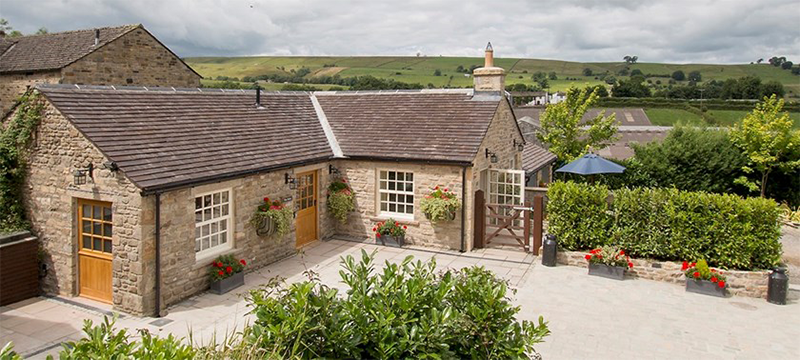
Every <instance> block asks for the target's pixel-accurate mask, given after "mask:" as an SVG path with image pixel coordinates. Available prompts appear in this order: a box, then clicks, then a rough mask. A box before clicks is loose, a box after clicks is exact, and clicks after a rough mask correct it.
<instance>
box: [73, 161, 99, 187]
mask: <svg viewBox="0 0 800 360" xmlns="http://www.w3.org/2000/svg"><path fill="white" fill-rule="evenodd" d="M86 175H89V177H90V178H92V180H94V165H93V164H92V163H89V166H87V167H86V168H83V169H75V171H73V172H72V177H73V183H74V184H75V185H83V184H86Z"/></svg>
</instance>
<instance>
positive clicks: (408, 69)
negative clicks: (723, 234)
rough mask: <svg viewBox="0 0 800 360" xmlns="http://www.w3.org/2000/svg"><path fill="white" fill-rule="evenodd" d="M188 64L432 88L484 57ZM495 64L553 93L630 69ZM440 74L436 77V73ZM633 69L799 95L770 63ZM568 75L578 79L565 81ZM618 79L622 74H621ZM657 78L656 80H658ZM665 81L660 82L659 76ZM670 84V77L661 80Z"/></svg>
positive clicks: (796, 82) (793, 79) (226, 71)
mask: <svg viewBox="0 0 800 360" xmlns="http://www.w3.org/2000/svg"><path fill="white" fill-rule="evenodd" d="M185 60H186V62H187V63H188V64H189V65H190V66H191V67H192V68H194V69H195V70H196V71H197V72H199V73H200V74H201V75H203V76H204V77H205V78H206V79H212V78H215V77H217V76H231V77H238V78H241V77H243V76H257V75H268V74H284V75H286V74H290V72H291V70H292V69H295V70H297V69H300V68H302V67H306V68H309V69H310V70H311V73H310V74H309V75H307V76H306V78H309V79H311V78H313V77H314V76H320V75H335V74H338V75H339V76H342V77H348V76H362V75H373V76H375V77H380V78H386V79H394V80H397V81H402V82H407V83H420V84H422V85H428V84H433V85H434V86H435V87H444V86H450V87H469V86H471V85H472V78H471V77H468V76H464V74H463V73H459V72H456V68H457V67H458V66H459V65H461V66H463V67H464V68H469V67H470V66H471V65H478V66H480V65H483V58H477V57H475V58H467V57H402V56H351V57H308V56H307V57H280V56H255V57H198V58H187V59H185ZM495 64H496V66H500V67H503V68H504V69H506V72H507V74H508V76H507V77H506V82H507V83H508V84H515V83H523V84H533V83H534V82H533V80H532V79H531V75H533V73H535V72H537V71H543V72H546V73H549V72H551V71H555V72H556V75H557V76H558V80H555V81H553V80H551V81H550V91H562V90H566V89H568V88H569V87H570V86H585V85H586V84H591V85H594V84H601V83H602V82H601V81H599V80H595V79H594V76H583V69H584V68H590V69H592V71H593V72H594V73H595V74H600V73H604V72H608V73H609V74H612V75H614V76H616V73H617V71H619V70H621V69H623V68H625V67H626V65H625V63H622V62H618V63H580V62H571V61H560V60H540V59H511V58H498V59H495ZM437 69H438V70H440V71H441V73H442V75H441V76H434V75H433V73H434V71H435V70H437ZM628 69H629V70H631V71H632V70H633V69H639V70H641V71H642V72H643V73H644V74H671V73H672V72H673V71H676V70H682V71H683V72H684V73H686V74H688V73H689V72H691V71H694V70H698V71H700V73H701V75H702V76H703V80H704V81H708V80H712V79H714V80H725V79H728V78H738V77H742V76H746V75H754V76H758V77H760V78H761V79H762V80H763V81H769V80H777V81H779V82H781V83H782V84H783V85H784V86H785V87H786V89H787V93H788V95H789V96H790V97H798V96H800V76H795V75H791V73H790V72H789V71H788V70H782V69H779V68H776V67H773V66H771V65H767V64H762V65H750V64H742V65H714V64H659V63H637V64H634V65H630V66H628ZM520 77H521V78H520ZM566 77H569V78H576V79H577V80H565V78H566ZM616 77H617V78H619V76H616ZM655 79H656V78H654V81H655ZM658 79H661V78H658ZM661 80H662V81H663V82H666V79H661Z"/></svg>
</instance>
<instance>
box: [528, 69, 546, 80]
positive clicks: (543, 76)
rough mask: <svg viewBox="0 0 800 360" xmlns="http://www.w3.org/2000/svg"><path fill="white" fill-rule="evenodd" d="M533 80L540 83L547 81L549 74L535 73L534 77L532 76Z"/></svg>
mask: <svg viewBox="0 0 800 360" xmlns="http://www.w3.org/2000/svg"><path fill="white" fill-rule="evenodd" d="M531 79H532V80H533V81H536V82H539V81H541V80H544V79H547V74H545V73H544V71H537V72H535V73H533V75H532V76H531Z"/></svg>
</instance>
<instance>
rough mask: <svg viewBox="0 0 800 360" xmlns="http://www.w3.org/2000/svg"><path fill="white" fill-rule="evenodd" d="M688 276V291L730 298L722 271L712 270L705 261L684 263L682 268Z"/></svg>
mask: <svg viewBox="0 0 800 360" xmlns="http://www.w3.org/2000/svg"><path fill="white" fill-rule="evenodd" d="M681 269H682V270H683V273H684V275H686V291H687V292H692V293H695V294H703V295H709V296H716V297H726V296H728V291H727V290H728V284H727V283H726V282H725V280H726V277H725V274H724V273H723V272H722V271H719V270H717V269H711V268H709V267H708V263H706V261H705V260H700V261H698V262H696V263H688V262H686V261H684V262H683V266H682V267H681Z"/></svg>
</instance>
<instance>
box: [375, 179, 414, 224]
mask: <svg viewBox="0 0 800 360" xmlns="http://www.w3.org/2000/svg"><path fill="white" fill-rule="evenodd" d="M378 193H379V194H380V195H379V196H380V212H381V214H386V215H390V216H397V217H401V218H413V217H414V174H413V173H410V172H404V171H388V170H380V174H379V176H378Z"/></svg>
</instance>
